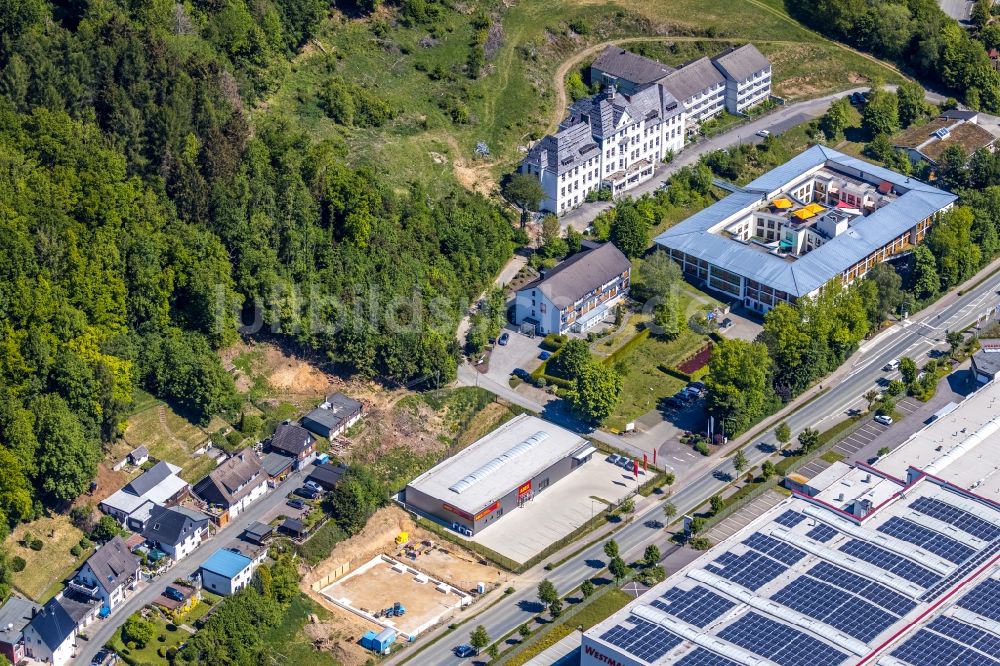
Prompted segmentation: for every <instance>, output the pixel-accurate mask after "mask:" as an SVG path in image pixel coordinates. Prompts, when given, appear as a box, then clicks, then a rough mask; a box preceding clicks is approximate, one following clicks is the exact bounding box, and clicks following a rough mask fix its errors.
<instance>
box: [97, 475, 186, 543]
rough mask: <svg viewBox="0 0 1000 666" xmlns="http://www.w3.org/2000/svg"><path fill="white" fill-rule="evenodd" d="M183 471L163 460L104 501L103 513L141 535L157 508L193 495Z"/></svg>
mask: <svg viewBox="0 0 1000 666" xmlns="http://www.w3.org/2000/svg"><path fill="white" fill-rule="evenodd" d="M180 471H181V468H180V467H177V466H176V465H171V464H170V463H168V462H166V461H162V460H161V461H160V462H158V463H156V464H155V465H153V467H151V468H150V469H149V470H148V471H146V472H144V473H142V474H140V475H139V476H137V477H136V478H134V479H132V480H131V481H130V482H129V483H128V484H126V485H125V487H124V488H122V489H121V490H118V491H117V492H115V493H113V494H112V495H111V496H109V497H107V498H105V499H103V500H101V504H100V508H101V511H103V512H104V513H106V514H108V515H111V516H114V517H115V518H117V519H118V520H119V521H120V522H121V523H123V524H124V525H125V526H126V527H128V528H129V529H130V530H133V531H136V532H141V531H142V529H143V528H144V527H145V526H146V521H147V520H149V516H150V514H151V513H152V511H153V509H154V508H156V507H158V506H173V505H175V504H177V503H178V502H180V501H181V500H183V499H184V498H185V497H187V496H188V495H189V494H190V492H191V486H190V485H188V482H187V481H185V480H184V479H182V478H181V477H180V476H178V475H179V474H180Z"/></svg>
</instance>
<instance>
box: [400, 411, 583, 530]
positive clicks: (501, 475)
mask: <svg viewBox="0 0 1000 666" xmlns="http://www.w3.org/2000/svg"><path fill="white" fill-rule="evenodd" d="M595 452H596V449H595V448H594V447H593V446H591V445H590V443H589V442H588V441H587V440H585V439H583V438H582V437H580V436H579V435H577V434H576V433H572V432H570V431H569V430H566V429H565V428H560V427H559V426H557V425H554V424H552V423H549V422H548V421H543V420H542V419H540V418H538V417H536V416H530V415H527V414H522V415H520V416H516V417H514V418H513V419H511V420H510V421H508V422H507V423H505V424H503V425H502V426H500V427H499V428H497V429H496V430H494V431H493V432H491V433H489V434H487V435H486V436H484V437H482V438H481V439H479V440H478V441H476V442H474V443H473V444H471V445H470V446H468V447H467V448H465V449H464V450H462V451H461V452H460V453H458V454H457V455H454V456H452V457H451V458H448V459H447V460H445V461H444V462H442V463H441V464H439V465H438V466H436V467H434V468H433V469H431V470H429V471H427V472H425V473H424V474H422V475H420V476H418V477H417V478H416V479H414V480H413V481H411V482H410V483H409V485H407V486H406V492H405V503H406V505H407V506H408V507H410V508H411V509H414V510H416V511H419V512H421V513H425V514H428V515H431V516H433V517H435V518H437V519H439V520H442V521H444V522H445V523H446V524H449V525H451V527H452V529H455V530H456V531H459V532H462V533H463V534H466V535H467V536H472V535H474V534H476V533H477V532H479V531H481V530H482V529H483V528H485V527H488V526H489V525H491V524H493V523H494V522H495V521H496V520H497V519H499V518H500V517H501V516H503V515H504V514H505V513H509V512H510V511H512V510H513V509H516V508H517V507H519V506H521V505H523V504H524V503H525V502H527V501H530V500H531V499H532V498H533V497H534V496H535V495H537V494H538V493H541V492H543V491H544V490H545V489H546V488H548V487H549V486H550V485H552V484H553V483H555V482H556V481H558V480H559V479H561V478H563V477H565V476H566V475H567V474H569V473H570V472H572V471H573V470H574V469H576V468H578V467H580V466H581V465H583V464H584V463H586V462H587V461H588V460H590V458H591V457H592V456H593V454H594V453H595Z"/></svg>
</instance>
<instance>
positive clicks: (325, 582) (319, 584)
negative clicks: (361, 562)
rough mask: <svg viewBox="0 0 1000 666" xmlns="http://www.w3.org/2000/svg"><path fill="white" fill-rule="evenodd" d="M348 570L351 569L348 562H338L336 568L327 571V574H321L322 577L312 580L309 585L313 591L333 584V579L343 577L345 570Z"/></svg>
mask: <svg viewBox="0 0 1000 666" xmlns="http://www.w3.org/2000/svg"><path fill="white" fill-rule="evenodd" d="M350 570H351V563H350V562H344V563H342V564H339V565H337V568H336V569H334V570H333V571H332V572H330V573H328V574H327V575H325V576H323V577H322V578H320V579H319V580H317V581H316V582H314V583H313V584H312V585H310V586H309V587H311V588H312V591H313V592H319V591H320V590H322V589H323V588H325V587H327V586H329V585H331V584H333V582H334V581H336V580H339V579H340V578H343V577H344V576H345V575H346V574H347V572H348V571H350Z"/></svg>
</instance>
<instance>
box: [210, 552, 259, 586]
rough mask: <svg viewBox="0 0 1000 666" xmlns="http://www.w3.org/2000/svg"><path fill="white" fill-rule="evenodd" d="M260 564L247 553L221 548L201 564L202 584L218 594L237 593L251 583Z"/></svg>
mask: <svg viewBox="0 0 1000 666" xmlns="http://www.w3.org/2000/svg"><path fill="white" fill-rule="evenodd" d="M258 565H259V562H257V563H255V562H254V560H253V559H251V558H249V557H247V556H246V555H242V554H240V553H238V552H234V551H232V550H228V549H225V548H222V549H219V550H217V551H216V552H215V553H214V554H213V555H212V556H211V557H210V558H208V560H206V561H205V563H204V564H202V565H201V585H202V587H203V588H204V589H206V590H210V591H212V592H215V593H216V594H221V595H224V596H229V595H231V594H235V593H237V592H239V591H240V590H242V589H243V588H244V587H246V586H247V585H249V584H250V578H251V577H252V576H253V572H254V571H255V570H256V569H257V566H258Z"/></svg>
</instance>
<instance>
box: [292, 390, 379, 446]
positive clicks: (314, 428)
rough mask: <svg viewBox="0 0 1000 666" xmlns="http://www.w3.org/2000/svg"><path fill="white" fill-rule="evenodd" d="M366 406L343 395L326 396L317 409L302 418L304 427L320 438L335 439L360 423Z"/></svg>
mask: <svg viewBox="0 0 1000 666" xmlns="http://www.w3.org/2000/svg"><path fill="white" fill-rule="evenodd" d="M363 410H364V406H363V405H362V404H361V403H360V402H359V401H357V400H355V399H354V398H349V397H348V396H346V395H344V394H343V393H339V392H338V393H333V394H331V395H328V396H326V400H325V401H323V404H321V405H320V406H319V407H317V408H316V409H314V410H312V411H311V412H309V413H308V414H306V415H305V416H303V417H302V427H304V428H306V429H307V430H309V431H311V432H314V433H316V434H317V435H319V436H320V437H326V438H327V439H333V438H334V437H338V436H339V435H342V434H343V433H344V431H345V430H347V429H348V428H350V427H351V426H352V425H354V424H355V423H357V422H358V420H359V419H360V418H361V414H362V412H363Z"/></svg>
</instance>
